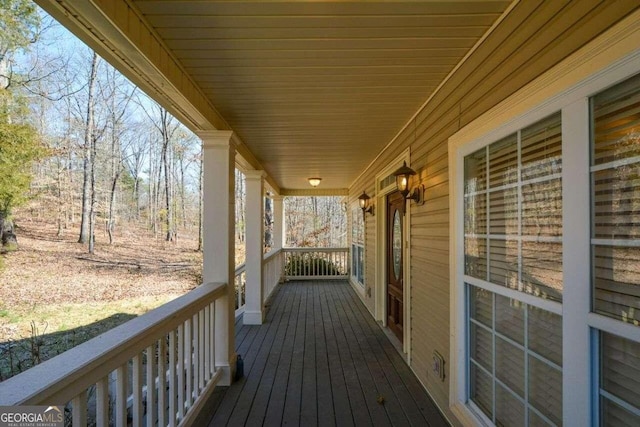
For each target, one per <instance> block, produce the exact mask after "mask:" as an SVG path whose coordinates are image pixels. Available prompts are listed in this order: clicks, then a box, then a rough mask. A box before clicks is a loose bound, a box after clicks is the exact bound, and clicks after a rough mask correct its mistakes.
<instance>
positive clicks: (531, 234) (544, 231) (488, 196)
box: [464, 113, 562, 301]
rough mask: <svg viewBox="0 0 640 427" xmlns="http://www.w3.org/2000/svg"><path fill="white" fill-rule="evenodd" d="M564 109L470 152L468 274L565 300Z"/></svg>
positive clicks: (466, 200)
mask: <svg viewBox="0 0 640 427" xmlns="http://www.w3.org/2000/svg"><path fill="white" fill-rule="evenodd" d="M561 172H562V137H561V119H560V113H557V114H554V115H552V116H550V117H548V118H546V119H544V120H541V121H539V122H537V123H535V124H533V125H531V126H529V127H527V128H525V129H522V130H520V131H518V132H516V133H515V134H513V135H509V136H507V137H505V138H503V139H502V140H500V141H497V142H494V143H493V144H490V145H488V146H486V147H484V148H482V149H481V150H478V151H477V152H475V153H473V154H471V155H469V156H466V157H465V161H464V173H465V178H464V213H465V214H464V233H465V239H464V246H465V274H466V275H468V276H472V277H475V278H478V279H482V280H486V281H488V282H491V283H494V284H496V285H500V286H505V287H507V288H511V289H516V290H518V291H521V292H526V293H529V294H533V295H536V296H538V297H541V298H545V299H550V300H554V301H562V179H561Z"/></svg>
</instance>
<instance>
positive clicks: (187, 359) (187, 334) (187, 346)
mask: <svg viewBox="0 0 640 427" xmlns="http://www.w3.org/2000/svg"><path fill="white" fill-rule="evenodd" d="M191 345H192V343H191V319H187V321H185V322H184V366H185V368H186V370H187V389H186V390H185V400H184V406H185V408H184V409H185V413H186V412H187V411H188V410H189V408H191V397H192V394H191V393H192V391H193V377H192V375H193V369H192V364H191V363H192V362H191V360H192V359H191V356H192V355H193V350H192V347H191Z"/></svg>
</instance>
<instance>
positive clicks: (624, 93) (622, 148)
mask: <svg viewBox="0 0 640 427" xmlns="http://www.w3.org/2000/svg"><path fill="white" fill-rule="evenodd" d="M591 114H592V143H591V204H592V214H591V215H592V231H591V233H592V234H591V237H592V240H591V243H592V257H593V260H592V263H593V269H592V271H593V280H592V283H593V310H594V311H595V312H596V313H600V314H603V315H605V316H609V317H613V318H616V319H619V320H623V321H625V322H630V323H634V324H636V325H639V324H640V76H636V77H634V78H632V79H629V80H627V81H625V82H623V83H621V84H619V85H617V86H614V87H612V88H611V89H608V90H606V91H605V92H602V93H601V94H598V95H596V96H595V97H593V98H592V99H591Z"/></svg>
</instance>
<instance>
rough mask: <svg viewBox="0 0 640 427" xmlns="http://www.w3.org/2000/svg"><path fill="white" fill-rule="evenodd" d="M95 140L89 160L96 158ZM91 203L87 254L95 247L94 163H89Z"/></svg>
mask: <svg viewBox="0 0 640 427" xmlns="http://www.w3.org/2000/svg"><path fill="white" fill-rule="evenodd" d="M96 145H97V142H96V141H95V139H94V140H93V141H92V143H91V158H92V159H95V158H96V151H97V150H96ZM90 197H91V201H90V203H89V253H90V254H93V253H94V251H95V245H96V162H94V161H92V162H91V193H90Z"/></svg>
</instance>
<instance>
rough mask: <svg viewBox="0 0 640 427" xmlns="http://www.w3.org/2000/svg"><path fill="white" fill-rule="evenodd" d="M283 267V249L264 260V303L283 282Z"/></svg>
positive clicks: (266, 255)
mask: <svg viewBox="0 0 640 427" xmlns="http://www.w3.org/2000/svg"><path fill="white" fill-rule="evenodd" d="M283 265H284V264H283V254H282V249H277V250H275V251H271V252H269V253H267V254H265V255H264V258H263V260H262V295H263V299H264V301H263V302H266V301H267V300H268V299H269V297H271V294H272V293H273V291H274V290H275V289H276V287H277V286H278V284H279V283H280V282H282V268H283Z"/></svg>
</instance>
